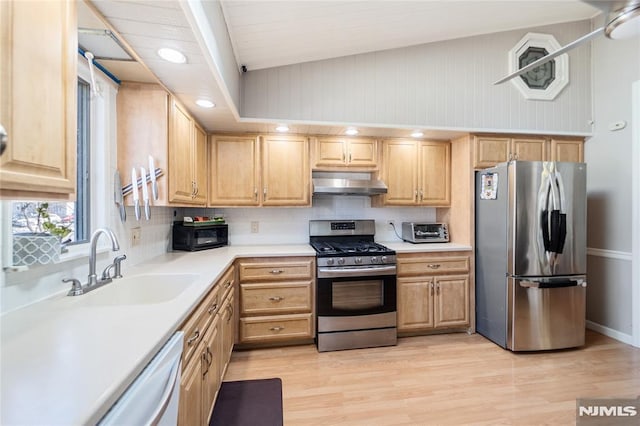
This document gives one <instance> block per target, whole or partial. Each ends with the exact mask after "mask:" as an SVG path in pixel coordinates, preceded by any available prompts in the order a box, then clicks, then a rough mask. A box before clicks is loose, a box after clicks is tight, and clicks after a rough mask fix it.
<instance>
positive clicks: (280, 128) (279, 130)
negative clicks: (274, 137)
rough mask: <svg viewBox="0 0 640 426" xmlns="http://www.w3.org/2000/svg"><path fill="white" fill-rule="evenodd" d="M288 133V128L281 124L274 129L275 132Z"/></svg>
mask: <svg viewBox="0 0 640 426" xmlns="http://www.w3.org/2000/svg"><path fill="white" fill-rule="evenodd" d="M288 131H289V127H288V126H285V125H284V124H281V125H279V126H278V127H276V132H288Z"/></svg>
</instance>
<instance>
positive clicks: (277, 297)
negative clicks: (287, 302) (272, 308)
mask: <svg viewBox="0 0 640 426" xmlns="http://www.w3.org/2000/svg"><path fill="white" fill-rule="evenodd" d="M269 300H272V301H274V302H279V301H281V300H284V297H280V296H273V297H270V298H269Z"/></svg>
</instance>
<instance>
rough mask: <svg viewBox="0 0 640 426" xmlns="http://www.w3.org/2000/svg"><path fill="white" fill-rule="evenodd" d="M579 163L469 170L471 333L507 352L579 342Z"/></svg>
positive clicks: (582, 220) (582, 219) (582, 205)
mask: <svg viewBox="0 0 640 426" xmlns="http://www.w3.org/2000/svg"><path fill="white" fill-rule="evenodd" d="M586 171H587V167H586V164H584V163H564V162H541V161H510V162H508V163H502V164H498V165H497V166H495V167H492V168H489V169H485V170H481V171H478V172H476V176H475V181H476V182H475V209H476V211H475V218H476V220H475V236H476V241H475V245H476V271H475V272H476V276H475V279H476V294H475V297H476V330H477V331H478V333H480V334H482V335H483V336H485V337H487V338H488V339H490V340H492V341H493V342H495V343H497V344H498V345H500V346H502V347H504V348H507V349H510V350H512V351H537V350H548V349H561V348H570V347H576V346H581V345H583V344H584V333H585V294H586V289H585V287H586V285H587V281H586V272H587V260H586V231H587V229H586V224H587V217H586V212H587V196H586Z"/></svg>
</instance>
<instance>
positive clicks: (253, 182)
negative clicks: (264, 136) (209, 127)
mask: <svg viewBox="0 0 640 426" xmlns="http://www.w3.org/2000/svg"><path fill="white" fill-rule="evenodd" d="M258 161H259V155H258V140H257V139H256V138H252V137H231V136H229V137H223V136H213V137H212V139H211V145H210V148H209V167H210V174H209V205H210V206H257V205H259V204H260V200H259V188H260V179H259V170H258Z"/></svg>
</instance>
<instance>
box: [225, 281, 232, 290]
mask: <svg viewBox="0 0 640 426" xmlns="http://www.w3.org/2000/svg"><path fill="white" fill-rule="evenodd" d="M229 287H231V280H229V281H227V282H226V283H224V288H229Z"/></svg>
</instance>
